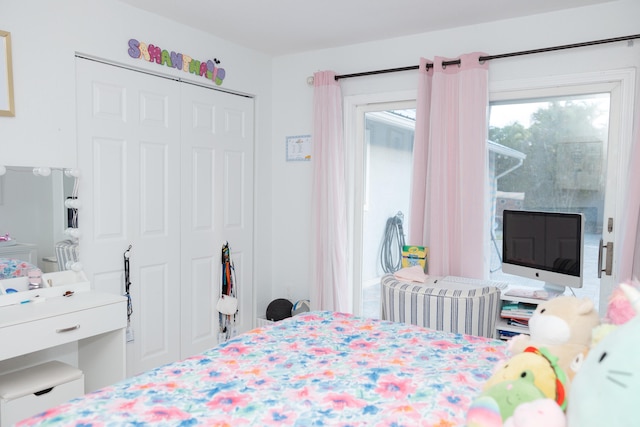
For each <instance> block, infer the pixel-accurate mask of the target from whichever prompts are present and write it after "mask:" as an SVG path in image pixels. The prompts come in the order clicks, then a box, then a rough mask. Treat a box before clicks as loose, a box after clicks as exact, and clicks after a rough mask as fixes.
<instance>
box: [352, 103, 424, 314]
mask: <svg viewBox="0 0 640 427" xmlns="http://www.w3.org/2000/svg"><path fill="white" fill-rule="evenodd" d="M415 106H416V92H415V91H401V92H389V93H380V94H367V95H353V96H346V97H345V98H344V103H343V116H344V123H345V126H344V133H345V135H344V137H345V142H346V156H347V159H346V163H345V164H346V178H347V232H348V242H349V248H348V253H349V254H350V257H349V265H348V275H349V283H350V284H351V292H352V299H351V300H352V307H351V309H352V313H353V314H355V315H361V314H362V265H363V263H362V253H363V226H364V222H363V221H364V218H363V213H364V206H365V202H366V181H365V179H366V169H365V160H366V147H365V137H366V135H365V119H364V116H365V113H368V112H372V111H386V110H391V109H409V108H415Z"/></svg>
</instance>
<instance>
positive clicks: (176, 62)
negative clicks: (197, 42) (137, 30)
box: [128, 39, 226, 86]
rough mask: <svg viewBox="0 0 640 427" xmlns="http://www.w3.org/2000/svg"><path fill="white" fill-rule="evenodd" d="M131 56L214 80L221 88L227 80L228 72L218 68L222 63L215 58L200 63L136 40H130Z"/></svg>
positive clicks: (187, 56) (181, 54) (183, 55)
mask: <svg viewBox="0 0 640 427" xmlns="http://www.w3.org/2000/svg"><path fill="white" fill-rule="evenodd" d="M128 52H129V56H130V57H132V58H135V59H137V58H140V59H144V60H145V61H149V62H155V63H156V64H159V65H166V66H167V67H170V68H176V69H178V70H182V71H185V72H187V73H191V74H197V75H199V76H202V77H205V78H207V79H209V80H212V81H213V82H214V83H215V84H216V85H218V86H220V85H221V84H222V81H223V80H224V78H225V75H226V72H225V71H224V68H220V67H218V64H220V61H218V59H216V58H213V59H210V60H208V61H198V60H195V59H193V58H191V57H190V56H189V55H185V54H183V53H176V52H173V51H171V52H169V51H168V50H164V49H161V48H159V47H158V46H155V45H152V44H146V43H143V42H139V41H138V40H136V39H130V40H129V50H128Z"/></svg>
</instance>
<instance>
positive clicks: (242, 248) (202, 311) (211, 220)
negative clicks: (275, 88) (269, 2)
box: [181, 84, 254, 358]
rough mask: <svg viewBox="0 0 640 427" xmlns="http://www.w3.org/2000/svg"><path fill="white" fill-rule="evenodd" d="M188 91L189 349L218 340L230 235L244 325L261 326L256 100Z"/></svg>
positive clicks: (186, 352)
mask: <svg viewBox="0 0 640 427" xmlns="http://www.w3.org/2000/svg"><path fill="white" fill-rule="evenodd" d="M181 95H182V197H183V198H182V321H181V326H182V354H181V356H182V357H183V358H184V357H187V356H190V355H192V354H195V353H198V352H201V351H203V350H205V349H207V348H210V347H212V346H214V345H215V344H216V343H217V340H218V312H217V311H216V309H215V307H216V301H217V299H218V296H219V295H220V284H221V255H220V250H221V248H222V244H223V242H225V241H228V242H229V246H230V249H231V258H232V260H233V261H234V263H235V271H236V279H237V280H236V289H237V295H238V299H239V314H238V332H244V331H247V330H249V329H251V327H252V325H253V312H254V310H253V291H252V289H253V271H252V265H253V138H254V136H253V108H254V106H253V99H251V98H246V97H242V96H238V95H232V94H228V93H225V92H220V91H215V90H211V89H207V88H202V87H199V86H195V85H191V84H182V85H181Z"/></svg>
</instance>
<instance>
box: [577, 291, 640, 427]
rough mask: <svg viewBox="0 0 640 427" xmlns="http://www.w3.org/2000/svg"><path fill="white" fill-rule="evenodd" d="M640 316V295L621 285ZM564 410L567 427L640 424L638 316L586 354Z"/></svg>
mask: <svg viewBox="0 0 640 427" xmlns="http://www.w3.org/2000/svg"><path fill="white" fill-rule="evenodd" d="M620 287H622V289H623V290H624V292H625V294H626V295H627V298H628V299H629V301H630V302H631V304H632V306H633V307H634V308H635V311H636V313H640V292H639V291H638V289H636V288H634V287H632V286H629V285H627V284H621V285H620ZM568 402H569V403H568V407H567V421H568V423H567V425H568V426H569V427H602V426H607V427H628V426H632V425H639V424H638V423H639V422H640V421H639V417H638V406H639V405H640V316H638V315H637V314H636V316H635V317H634V318H632V319H631V320H629V321H628V322H627V323H625V324H623V325H620V326H618V327H617V328H616V329H614V330H613V331H611V332H610V333H609V334H608V335H607V336H605V337H604V338H602V340H601V341H600V342H599V343H598V344H597V345H596V346H595V347H594V348H592V349H591V351H589V354H588V356H587V358H586V360H585V361H584V363H583V365H582V367H581V369H580V370H579V371H578V373H577V374H576V376H575V378H574V380H573V385H572V387H571V391H570V393H569V401H568Z"/></svg>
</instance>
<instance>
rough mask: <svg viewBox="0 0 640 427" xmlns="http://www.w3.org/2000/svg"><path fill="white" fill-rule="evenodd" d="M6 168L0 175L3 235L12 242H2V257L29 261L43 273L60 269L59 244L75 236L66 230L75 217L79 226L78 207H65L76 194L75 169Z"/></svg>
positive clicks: (0, 232)
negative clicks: (8, 237)
mask: <svg viewBox="0 0 640 427" xmlns="http://www.w3.org/2000/svg"><path fill="white" fill-rule="evenodd" d="M5 168H6V173H5V174H4V175H1V176H0V236H5V235H6V234H9V235H10V237H11V241H9V242H5V241H0V258H16V259H20V260H23V261H27V262H30V263H31V264H33V265H37V266H38V267H39V268H40V269H41V270H42V271H43V272H52V271H58V270H60V269H61V268H60V265H59V264H60V263H59V262H58V259H57V255H56V244H57V243H60V242H63V241H72V240H73V239H74V237H73V236H70V235H69V232H68V231H67V229H68V228H69V227H70V225H71V222H72V219H74V218H75V220H76V223H75V224H76V226H75V227H74V228H77V209H72V208H69V207H67V206H65V200H67V198H73V197H74V193H77V178H75V177H73V176H69V175H70V173H69V171H74V170H67V173H65V170H63V169H49V168H46V167H45V168H34V167H15V166H6V167H5ZM5 168H3V169H5ZM72 173H73V174H74V175H77V173H76V172H72ZM69 204H70V205H71V206H72V207H73V206H75V205H74V204H73V203H69V202H67V205H69ZM74 214H75V216H74ZM62 266H63V268H62V269H65V268H64V264H62Z"/></svg>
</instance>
